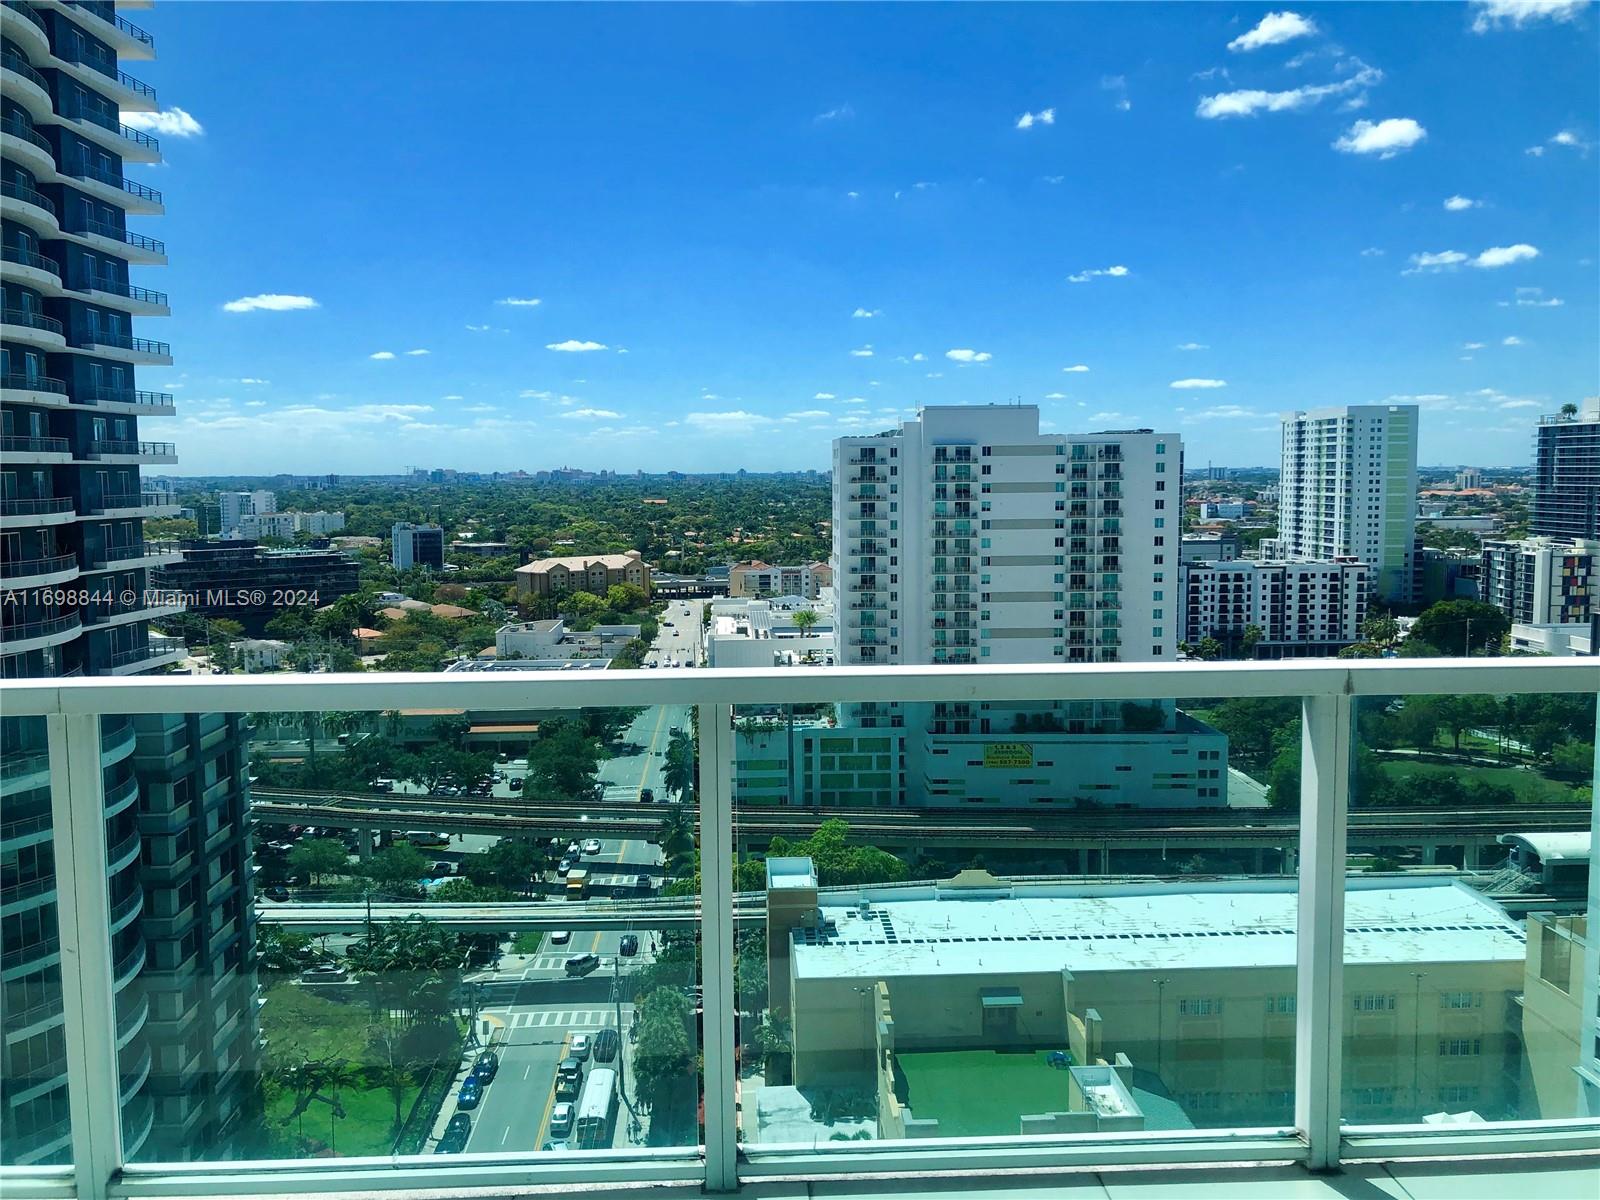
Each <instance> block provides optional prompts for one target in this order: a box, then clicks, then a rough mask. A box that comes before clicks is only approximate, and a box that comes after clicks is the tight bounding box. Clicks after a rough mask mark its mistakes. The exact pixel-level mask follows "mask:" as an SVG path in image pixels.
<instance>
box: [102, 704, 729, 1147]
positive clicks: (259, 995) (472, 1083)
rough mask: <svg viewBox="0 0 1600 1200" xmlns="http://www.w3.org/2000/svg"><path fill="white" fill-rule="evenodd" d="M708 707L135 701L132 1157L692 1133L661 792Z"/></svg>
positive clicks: (685, 998)
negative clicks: (143, 1132)
mask: <svg viewBox="0 0 1600 1200" xmlns="http://www.w3.org/2000/svg"><path fill="white" fill-rule="evenodd" d="M686 718H687V709H681V708H680V709H673V710H665V709H644V708H630V709H611V710H586V711H581V712H579V711H573V712H562V711H556V710H537V711H535V710H529V711H519V712H461V711H455V712H444V711H440V710H438V709H420V708H419V709H417V710H399V711H395V712H388V713H372V714H364V713H321V714H315V715H313V714H303V713H255V714H250V715H248V716H247V715H242V714H240V715H226V714H206V715H201V716H192V717H139V718H134V727H135V729H136V731H137V736H138V747H137V752H136V757H135V762H136V764H137V766H138V770H139V774H140V777H141V780H142V782H143V783H144V789H143V803H142V808H141V823H142V825H143V827H144V834H145V836H144V851H143V853H144V880H145V894H144V915H143V919H142V928H143V931H144V932H143V944H144V946H145V948H146V949H147V952H148V956H149V962H148V965H147V966H146V967H145V968H144V969H143V971H142V972H141V977H140V984H141V990H142V992H143V994H144V995H145V997H146V999H147V1000H148V1004H149V1019H148V1023H147V1025H146V1029H145V1034H144V1036H143V1039H142V1044H143V1045H145V1046H146V1047H147V1048H148V1049H147V1056H148V1057H150V1058H151V1059H152V1060H153V1061H152V1068H151V1070H150V1082H149V1084H148V1085H147V1088H146V1092H147V1094H149V1095H150V1097H151V1099H152V1101H153V1110H154V1128H153V1129H152V1130H151V1133H150V1136H149V1138H148V1140H147V1141H146V1142H145V1143H144V1144H143V1145H141V1146H140V1147H139V1148H138V1150H137V1151H136V1154H137V1157H138V1158H139V1159H140V1160H143V1161H196V1160H201V1159H212V1158H223V1157H226V1158H252V1157H265V1158H323V1157H329V1156H339V1157H350V1156H371V1155H390V1154H407V1153H410V1154H416V1153H427V1154H432V1153H440V1154H450V1153H460V1152H463V1151H465V1152H471V1153H529V1152H539V1151H550V1152H553V1153H554V1152H568V1151H577V1150H585V1149H596V1148H607V1149H610V1148H626V1147H629V1146H646V1145H649V1146H660V1145H667V1146H672V1145H694V1144H697V1142H698V1140H699V1135H698V1127H697V1100H698V1095H699V1090H698V1076H697V1069H698V1067H697V1064H698V1054H699V1032H698V1030H699V1021H698V1014H697V1006H698V1003H699V990H698V986H697V985H698V958H699V953H698V941H699V939H698V928H697V918H696V915H695V910H694V907H693V906H692V905H683V904H678V905H676V906H675V911H674V912H672V913H665V912H664V910H663V908H662V905H661V900H660V896H661V892H662V884H663V877H664V871H663V865H662V851H661V848H660V845H659V843H660V841H661V836H660V834H659V833H658V828H659V826H660V825H661V824H662V816H663V815H664V814H666V813H667V812H669V811H676V806H668V805H666V804H665V803H658V802H657V801H656V800H655V799H654V796H653V794H652V796H651V797H650V799H648V800H641V799H640V796H641V794H642V793H643V792H644V791H645V790H646V789H648V790H650V791H651V792H652V793H654V792H656V791H659V790H661V788H662V771H663V764H664V761H665V752H666V748H667V745H668V742H669V740H670V738H671V731H672V729H673V728H674V727H681V726H682V725H684V724H685V723H686ZM692 849H693V847H692V841H691V842H689V843H688V845H687V852H688V853H689V854H691V855H692ZM568 1060H572V1061H571V1062H569V1061H568Z"/></svg>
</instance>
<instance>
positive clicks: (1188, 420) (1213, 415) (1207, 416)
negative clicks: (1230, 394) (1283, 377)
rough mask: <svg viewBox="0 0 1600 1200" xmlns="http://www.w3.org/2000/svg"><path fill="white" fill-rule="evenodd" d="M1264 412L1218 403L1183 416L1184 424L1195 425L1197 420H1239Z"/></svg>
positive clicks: (1260, 414) (1257, 415)
mask: <svg viewBox="0 0 1600 1200" xmlns="http://www.w3.org/2000/svg"><path fill="white" fill-rule="evenodd" d="M1262 415H1263V414H1262V413H1258V412H1255V411H1254V410H1252V409H1248V408H1243V407H1241V406H1240V405H1237V404H1216V405H1213V406H1212V407H1210V408H1202V409H1199V410H1198V411H1196V412H1192V413H1190V414H1188V415H1187V416H1186V417H1184V418H1183V421H1184V424H1186V425H1193V424H1195V423H1196V422H1197V421H1237V420H1239V419H1240V418H1243V417H1259V416H1262Z"/></svg>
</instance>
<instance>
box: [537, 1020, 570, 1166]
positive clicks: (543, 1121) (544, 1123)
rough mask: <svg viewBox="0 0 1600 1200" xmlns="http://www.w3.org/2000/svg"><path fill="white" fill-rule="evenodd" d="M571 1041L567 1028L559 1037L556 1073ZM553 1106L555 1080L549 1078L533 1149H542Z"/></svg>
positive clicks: (548, 1129) (554, 1100) (554, 1101)
mask: <svg viewBox="0 0 1600 1200" xmlns="http://www.w3.org/2000/svg"><path fill="white" fill-rule="evenodd" d="M571 1041H572V1031H571V1030H570V1029H569V1030H567V1032H566V1033H565V1034H564V1035H563V1036H562V1038H561V1054H560V1057H558V1058H557V1059H556V1067H557V1070H558V1073H559V1069H560V1066H561V1059H563V1058H566V1057H567V1047H568V1045H569V1044H570V1043H571ZM555 1106H556V1085H555V1080H551V1081H550V1094H549V1095H548V1096H546V1097H545V1101H544V1115H543V1116H542V1117H540V1118H539V1135H538V1136H537V1137H536V1138H534V1139H533V1148H534V1149H535V1150H543V1149H544V1141H545V1135H546V1134H547V1133H549V1132H550V1111H551V1110H552V1109H553V1108H555Z"/></svg>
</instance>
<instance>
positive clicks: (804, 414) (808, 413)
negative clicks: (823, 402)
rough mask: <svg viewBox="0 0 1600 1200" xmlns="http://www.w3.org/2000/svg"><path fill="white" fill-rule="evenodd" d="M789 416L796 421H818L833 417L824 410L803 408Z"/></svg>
mask: <svg viewBox="0 0 1600 1200" xmlns="http://www.w3.org/2000/svg"><path fill="white" fill-rule="evenodd" d="M789 415H790V416H791V417H793V418H794V419H795V420H796V421H820V420H822V419H823V418H824V417H831V416H833V414H832V413H831V412H829V411H828V410H827V409H825V408H803V409H801V410H800V411H799V412H792V413H790V414H789Z"/></svg>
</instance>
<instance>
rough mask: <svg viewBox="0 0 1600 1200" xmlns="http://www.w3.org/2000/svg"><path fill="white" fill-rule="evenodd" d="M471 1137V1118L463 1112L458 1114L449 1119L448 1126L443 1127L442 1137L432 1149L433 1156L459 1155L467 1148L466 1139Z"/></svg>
mask: <svg viewBox="0 0 1600 1200" xmlns="http://www.w3.org/2000/svg"><path fill="white" fill-rule="evenodd" d="M471 1136H472V1118H471V1117H469V1116H467V1114H466V1113H464V1112H458V1113H457V1114H456V1115H455V1116H453V1117H451V1118H450V1124H448V1125H446V1126H445V1127H444V1136H443V1137H441V1138H440V1139H439V1144H438V1145H437V1146H435V1147H434V1150H433V1152H434V1153H435V1154H460V1153H461V1152H462V1151H463V1150H465V1149H466V1148H467V1138H469V1137H471Z"/></svg>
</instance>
